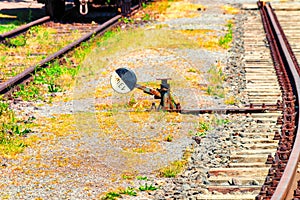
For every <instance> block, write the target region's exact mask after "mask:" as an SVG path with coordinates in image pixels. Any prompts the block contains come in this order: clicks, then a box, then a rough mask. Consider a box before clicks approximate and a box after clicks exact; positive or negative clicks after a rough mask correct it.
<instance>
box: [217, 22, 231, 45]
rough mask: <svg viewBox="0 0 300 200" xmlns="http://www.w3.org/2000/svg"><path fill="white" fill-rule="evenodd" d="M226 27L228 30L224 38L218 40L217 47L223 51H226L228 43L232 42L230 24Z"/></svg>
mask: <svg viewBox="0 0 300 200" xmlns="http://www.w3.org/2000/svg"><path fill="white" fill-rule="evenodd" d="M226 26H227V28H228V32H227V33H226V34H225V36H223V37H221V38H220V39H219V45H220V46H222V47H223V48H225V49H228V48H229V45H230V43H231V42H232V23H230V22H229V23H228V24H227V25H226Z"/></svg>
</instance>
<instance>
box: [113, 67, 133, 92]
mask: <svg viewBox="0 0 300 200" xmlns="http://www.w3.org/2000/svg"><path fill="white" fill-rule="evenodd" d="M136 81H137V79H136V75H135V73H134V72H133V71H132V70H130V69H126V68H119V69H117V70H116V71H114V72H113V74H112V75H111V77H110V84H111V86H112V88H113V89H114V90H115V91H116V92H118V93H122V94H125V93H128V92H130V91H132V90H133V89H134V88H135V85H136Z"/></svg>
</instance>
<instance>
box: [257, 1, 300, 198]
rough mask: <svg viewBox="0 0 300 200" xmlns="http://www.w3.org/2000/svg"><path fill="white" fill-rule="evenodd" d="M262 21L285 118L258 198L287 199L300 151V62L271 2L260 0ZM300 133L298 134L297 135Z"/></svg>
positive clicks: (268, 162)
mask: <svg viewBox="0 0 300 200" xmlns="http://www.w3.org/2000/svg"><path fill="white" fill-rule="evenodd" d="M257 4H258V7H259V9H260V13H261V18H262V22H263V25H264V29H265V32H266V36H267V39H268V42H269V44H270V49H271V54H272V59H273V62H274V67H275V70H276V73H277V76H278V81H279V83H280V86H281V90H282V96H283V108H284V109H283V118H282V119H281V123H282V128H281V135H280V137H278V138H277V139H279V146H278V148H277V151H276V153H275V156H274V157H272V156H271V155H269V158H268V160H267V164H272V166H271V168H270V169H269V173H268V176H267V177H266V180H265V183H264V185H263V186H262V188H261V191H260V193H259V195H258V196H257V197H256V199H258V200H259V199H276V200H277V199H278V200H279V199H282V200H283V199H286V198H287V195H288V193H289V192H290V190H291V189H292V184H293V178H294V176H295V173H296V169H297V165H298V161H299V155H300V136H299V134H298V126H299V104H298V101H299V98H300V97H299V92H300V80H299V74H300V73H299V72H300V70H299V66H298V64H297V61H296V59H295V56H294V55H293V52H292V50H291V47H290V46H289V44H288V41H287V39H286V37H285V34H284V32H283V30H282V28H281V26H280V24H279V22H278V20H277V17H276V14H275V13H274V11H273V9H272V7H271V5H270V4H269V3H266V2H262V1H258V2H257ZM297 136H298V137H297Z"/></svg>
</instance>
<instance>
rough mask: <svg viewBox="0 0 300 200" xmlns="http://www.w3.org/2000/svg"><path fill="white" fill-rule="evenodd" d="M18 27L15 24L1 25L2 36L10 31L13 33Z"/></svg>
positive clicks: (0, 32)
mask: <svg viewBox="0 0 300 200" xmlns="http://www.w3.org/2000/svg"><path fill="white" fill-rule="evenodd" d="M17 27H18V26H17V25H15V24H1V25H0V34H3V33H6V32H8V31H11V30H13V29H15V28H17Z"/></svg>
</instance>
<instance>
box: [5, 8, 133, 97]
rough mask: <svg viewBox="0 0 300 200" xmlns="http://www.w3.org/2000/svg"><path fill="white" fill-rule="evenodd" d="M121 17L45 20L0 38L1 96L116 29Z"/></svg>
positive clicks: (44, 18) (32, 23) (39, 20)
mask: <svg viewBox="0 0 300 200" xmlns="http://www.w3.org/2000/svg"><path fill="white" fill-rule="evenodd" d="M138 8H139V5H135V6H133V7H132V8H131V11H132V14H133V13H134V12H136V10H137V9H138ZM121 17H122V16H121V15H115V16H113V17H110V18H108V17H107V16H106V17H103V18H102V20H101V19H100V20H99V19H97V20H96V21H97V23H59V22H53V21H49V20H50V18H49V17H48V16H46V17H43V18H41V19H38V20H36V21H33V22H31V23H29V24H26V25H24V26H21V27H19V28H17V29H15V30H12V31H10V32H8V33H4V34H2V35H0V41H2V43H0V45H1V46H3V48H2V47H1V49H2V50H1V51H3V52H2V53H3V56H2V63H1V65H0V69H1V74H0V94H4V93H6V92H8V91H10V89H11V88H12V87H14V86H15V85H17V84H19V83H22V82H23V81H25V80H27V79H28V78H29V77H31V74H32V73H34V72H35V71H37V70H38V69H40V68H42V67H45V66H46V65H47V63H49V62H52V61H53V60H54V59H56V58H59V57H61V56H62V55H63V54H65V53H67V52H68V51H70V50H71V49H73V48H74V47H76V46H78V45H79V44H81V43H82V42H84V41H87V40H88V39H89V38H91V37H92V36H94V35H96V34H98V33H100V32H102V33H104V31H105V30H108V29H109V28H111V27H113V26H116V25H117V24H119V23H120V21H119V19H120V18H121ZM37 25H40V26H39V28H36V29H35V28H33V27H35V26H37ZM37 29H44V30H43V32H44V33H43V34H44V35H40V34H39V32H38V31H36V30H37ZM45 34H46V35H45ZM40 37H43V38H44V42H39V43H36V42H35V41H37V40H38V39H37V38H40ZM15 38H16V39H15ZM48 38H49V40H50V38H51V44H50V43H49V42H48V43H47V39H48ZM45 40H46V41H45ZM14 41H17V42H14ZM20 42H21V43H22V44H20Z"/></svg>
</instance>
